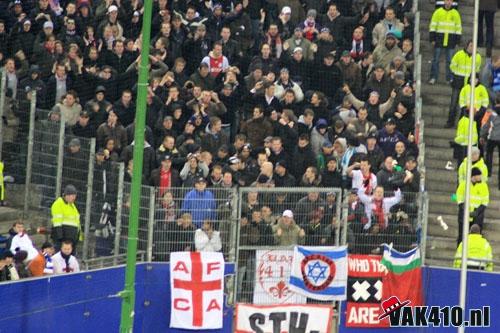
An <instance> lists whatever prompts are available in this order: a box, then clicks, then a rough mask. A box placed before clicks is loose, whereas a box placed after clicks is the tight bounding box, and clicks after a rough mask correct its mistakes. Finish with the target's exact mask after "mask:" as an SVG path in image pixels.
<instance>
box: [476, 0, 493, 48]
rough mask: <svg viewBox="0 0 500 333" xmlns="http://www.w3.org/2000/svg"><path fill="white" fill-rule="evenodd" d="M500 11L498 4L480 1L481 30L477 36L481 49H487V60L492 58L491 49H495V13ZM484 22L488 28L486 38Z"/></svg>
mask: <svg viewBox="0 0 500 333" xmlns="http://www.w3.org/2000/svg"><path fill="white" fill-rule="evenodd" d="M497 10H498V2H495V1H491V0H489V1H484V0H483V1H480V2H479V30H478V35H477V44H478V45H479V47H482V46H485V47H486V58H491V49H492V48H493V38H494V36H495V23H494V22H495V13H496V11H497ZM483 22H484V23H485V26H486V38H485V37H484V33H483Z"/></svg>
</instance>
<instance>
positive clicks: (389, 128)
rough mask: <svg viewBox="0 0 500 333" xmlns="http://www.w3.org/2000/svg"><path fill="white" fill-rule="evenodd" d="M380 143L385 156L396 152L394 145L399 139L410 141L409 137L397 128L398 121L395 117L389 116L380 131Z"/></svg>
mask: <svg viewBox="0 0 500 333" xmlns="http://www.w3.org/2000/svg"><path fill="white" fill-rule="evenodd" d="M377 136H378V145H379V147H380V149H381V150H382V151H383V152H384V155H385V156H389V155H392V154H393V153H394V147H395V146H396V143H397V142H399V141H403V142H404V143H406V142H408V141H407V139H406V138H405V137H404V136H403V134H401V132H399V131H398V130H397V129H396V121H395V120H394V118H389V119H387V120H386V122H385V126H384V128H382V129H381V130H379V131H378V134H377Z"/></svg>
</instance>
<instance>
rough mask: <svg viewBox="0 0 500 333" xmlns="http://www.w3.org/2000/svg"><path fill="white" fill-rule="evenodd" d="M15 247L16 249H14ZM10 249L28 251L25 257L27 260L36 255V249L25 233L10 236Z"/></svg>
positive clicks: (13, 251) (14, 251)
mask: <svg viewBox="0 0 500 333" xmlns="http://www.w3.org/2000/svg"><path fill="white" fill-rule="evenodd" d="M17 248H18V250H16V249H17ZM10 251H11V252H12V253H16V252H17V251H26V252H28V257H27V258H26V260H28V261H30V260H33V259H34V258H35V257H36V256H37V255H38V251H37V249H36V248H35V247H34V246H33V241H32V240H31V238H30V236H28V234H26V233H22V234H17V235H15V236H14V238H12V243H11V245H10Z"/></svg>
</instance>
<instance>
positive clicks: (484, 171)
mask: <svg viewBox="0 0 500 333" xmlns="http://www.w3.org/2000/svg"><path fill="white" fill-rule="evenodd" d="M472 167H473V168H478V169H479V170H481V180H482V181H483V182H485V183H487V182H488V176H489V175H488V167H487V166H486V163H484V160H483V158H482V157H481V158H479V159H478V160H477V161H476V162H473V163H472ZM466 169H467V157H466V158H464V160H463V161H462V163H461V164H460V167H459V168H458V182H459V183H461V182H463V181H465V176H466V175H465V173H466V171H467V170H466Z"/></svg>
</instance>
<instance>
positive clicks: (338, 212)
mask: <svg viewBox="0 0 500 333" xmlns="http://www.w3.org/2000/svg"><path fill="white" fill-rule="evenodd" d="M334 193H335V215H336V216H337V226H336V227H335V246H339V241H340V219H341V209H342V190H335V191H334Z"/></svg>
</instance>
